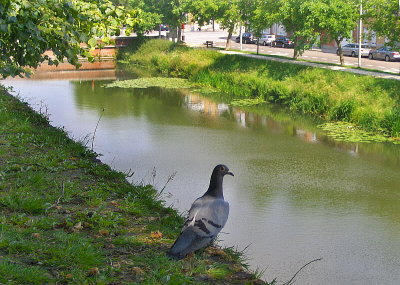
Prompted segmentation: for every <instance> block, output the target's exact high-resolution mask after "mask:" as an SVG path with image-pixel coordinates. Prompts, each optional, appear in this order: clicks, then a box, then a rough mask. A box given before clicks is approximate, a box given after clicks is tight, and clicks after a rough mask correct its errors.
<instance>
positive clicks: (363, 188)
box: [13, 81, 400, 285]
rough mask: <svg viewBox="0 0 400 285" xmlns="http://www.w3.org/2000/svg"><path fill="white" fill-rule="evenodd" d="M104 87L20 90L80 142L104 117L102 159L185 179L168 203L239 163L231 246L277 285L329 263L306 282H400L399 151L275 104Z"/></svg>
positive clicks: (28, 85) (99, 142) (40, 84)
mask: <svg viewBox="0 0 400 285" xmlns="http://www.w3.org/2000/svg"><path fill="white" fill-rule="evenodd" d="M105 82H106V81H103V82H99V81H95V82H93V81H88V82H78V81H74V82H64V81H60V82H53V81H23V82H22V81H16V83H15V82H14V83H13V85H14V86H15V88H16V89H17V90H20V94H21V95H22V96H24V95H25V94H28V95H27V96H30V97H34V98H36V99H37V100H43V101H45V102H46V103H47V104H49V111H50V113H51V114H52V117H51V119H52V120H53V122H54V123H55V124H56V125H61V126H67V129H68V130H70V131H71V132H72V135H73V136H75V137H79V136H80V135H81V134H82V133H83V134H85V133H86V134H87V133H90V132H92V131H93V128H94V126H95V125H96V123H97V121H98V119H99V117H100V115H101V114H103V116H102V119H101V122H100V124H99V128H98V131H97V133H96V142H95V147H96V149H95V150H96V151H98V152H100V153H102V154H103V157H102V159H103V160H104V161H105V162H107V163H109V164H110V165H112V166H113V167H115V168H117V169H120V170H125V171H126V170H128V169H130V168H132V170H133V171H135V177H136V178H137V179H139V180H140V179H145V178H143V177H145V176H146V171H151V170H152V169H153V167H156V168H157V172H158V175H160V176H159V177H161V178H160V180H159V182H158V183H159V184H160V185H163V184H164V183H165V178H166V177H168V176H169V175H170V174H172V173H173V172H175V171H177V176H176V178H175V179H174V181H172V182H171V184H170V185H169V186H168V188H167V190H168V191H169V192H170V193H171V194H172V197H171V198H168V203H174V205H175V206H176V207H178V209H180V210H181V211H183V210H186V209H187V208H188V207H189V205H190V203H191V202H192V201H193V200H194V199H195V198H196V197H198V195H199V194H201V193H203V192H204V190H205V187H207V182H208V179H209V174H210V173H209V170H210V169H209V168H211V167H212V166H214V165H215V164H217V163H221V162H223V163H226V164H227V165H229V167H230V169H232V171H234V172H235V177H234V179H227V180H226V182H225V187H226V190H227V191H226V199H227V200H228V201H229V202H230V205H231V215H230V218H229V220H228V224H227V226H226V229H225V232H228V233H230V234H225V235H222V236H221V239H222V240H223V244H225V245H228V246H232V245H237V246H238V247H239V248H240V249H242V248H244V247H245V246H248V245H249V244H251V246H250V247H249V250H248V254H249V256H250V257H251V258H252V260H251V261H250V263H251V264H252V265H253V268H256V267H257V266H259V267H261V268H266V267H267V271H266V275H265V276H266V278H267V279H268V280H271V277H278V278H279V279H280V280H282V281H284V280H288V279H289V278H290V277H291V276H292V274H294V272H296V271H297V270H298V269H299V267H301V266H302V265H304V264H305V263H306V262H308V261H310V260H311V259H313V258H318V257H323V258H324V260H323V261H322V262H320V263H318V264H315V265H313V266H312V267H311V268H309V269H308V271H305V272H302V274H301V275H300V276H299V277H298V278H297V280H298V283H299V284H335V285H336V284H349V283H350V284H399V283H400V276H399V272H398V268H399V266H400V264H399V263H400V258H399V257H400V211H399V207H400V192H399V185H400V176H399V175H398V173H399V170H400V161H399V160H400V147H399V146H396V145H389V144H365V143H364V144H362V143H360V144H348V143H341V142H335V141H333V140H331V139H330V138H328V137H326V136H325V135H324V134H323V132H320V131H319V130H318V129H317V128H316V127H315V126H316V123H315V122H314V121H313V120H312V119H310V118H305V117H297V118H293V117H291V116H290V115H288V114H287V112H285V110H281V109H279V108H276V107H274V106H266V107H262V108H261V107H254V108H249V109H241V108H236V107H232V106H230V105H227V104H225V103H223V102H221V101H215V100H212V99H209V98H206V97H202V96H201V95H200V94H198V93H195V92H189V91H187V90H169V89H161V88H149V89H118V88H112V89H106V88H102V85H103V84H104V83H105ZM57 88H58V89H59V90H60V91H59V92H58V93H57V91H55V90H57ZM49 90H50V91H51V92H49ZM103 109H104V110H105V111H104V113H102V112H103V111H102V110H103ZM65 110H68V111H65ZM156 183H157V181H156Z"/></svg>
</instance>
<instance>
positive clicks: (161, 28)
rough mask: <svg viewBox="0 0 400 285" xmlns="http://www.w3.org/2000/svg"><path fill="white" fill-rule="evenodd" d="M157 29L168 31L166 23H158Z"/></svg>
mask: <svg viewBox="0 0 400 285" xmlns="http://www.w3.org/2000/svg"><path fill="white" fill-rule="evenodd" d="M159 29H160V31H169V26H168V25H164V24H160V27H159Z"/></svg>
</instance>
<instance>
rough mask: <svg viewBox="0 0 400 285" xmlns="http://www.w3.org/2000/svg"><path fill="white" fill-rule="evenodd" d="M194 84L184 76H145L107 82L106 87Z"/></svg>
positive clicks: (173, 86)
mask: <svg viewBox="0 0 400 285" xmlns="http://www.w3.org/2000/svg"><path fill="white" fill-rule="evenodd" d="M192 86H193V85H192V84H191V83H190V82H189V81H188V80H187V79H183V78H170V77H143V78H136V79H129V80H121V81H114V82H113V83H109V84H105V85H104V87H106V88H112V87H119V88H149V87H162V88H190V87H192Z"/></svg>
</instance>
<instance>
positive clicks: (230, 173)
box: [226, 171, 235, 176]
mask: <svg viewBox="0 0 400 285" xmlns="http://www.w3.org/2000/svg"><path fill="white" fill-rule="evenodd" d="M226 174H228V175H230V176H235V175H233V173H232V172H230V171H228V172H227V173H226Z"/></svg>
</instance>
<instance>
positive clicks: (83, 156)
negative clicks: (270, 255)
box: [0, 90, 259, 284]
mask: <svg viewBox="0 0 400 285" xmlns="http://www.w3.org/2000/svg"><path fill="white" fill-rule="evenodd" d="M0 122H1V124H0V283H1V284H189V283H190V284H244V283H248V284H252V283H253V282H255V283H256V282H259V281H257V280H255V276H254V275H253V274H249V273H246V272H245V271H244V270H243V267H242V266H241V256H240V254H238V253H236V252H235V251H233V250H230V249H225V250H221V249H218V248H216V247H210V248H208V249H206V250H205V251H203V252H201V253H198V254H196V255H194V256H191V257H188V258H186V259H185V260H183V261H171V260H169V259H168V258H167V257H166V255H165V252H166V250H167V249H168V248H169V247H170V245H171V244H172V242H173V239H174V238H175V237H176V236H177V234H178V233H179V230H180V226H181V225H182V222H183V219H182V217H180V216H179V215H178V214H177V212H176V211H175V210H173V209H171V208H166V207H165V206H164V205H163V202H162V201H161V200H160V197H159V196H158V194H157V192H156V191H155V190H154V189H153V188H152V187H151V186H133V185H131V184H129V183H128V182H127V181H126V179H125V178H126V176H125V174H123V173H120V172H116V171H113V170H111V169H110V168H109V167H108V166H107V165H104V164H102V163H101V162H100V161H99V160H98V159H97V158H96V154H95V153H93V152H91V151H90V150H88V149H87V148H86V147H84V146H83V145H82V144H80V143H77V142H74V141H72V140H71V139H69V138H68V137H67V135H66V133H65V132H64V131H63V130H60V129H56V128H53V127H51V126H49V124H48V120H47V119H46V118H45V117H44V116H43V115H40V114H37V113H35V112H34V111H32V110H31V109H30V108H29V107H28V106H27V104H25V103H21V102H20V101H18V100H17V99H15V98H14V97H12V96H10V95H8V94H7V92H6V91H5V90H0Z"/></svg>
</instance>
